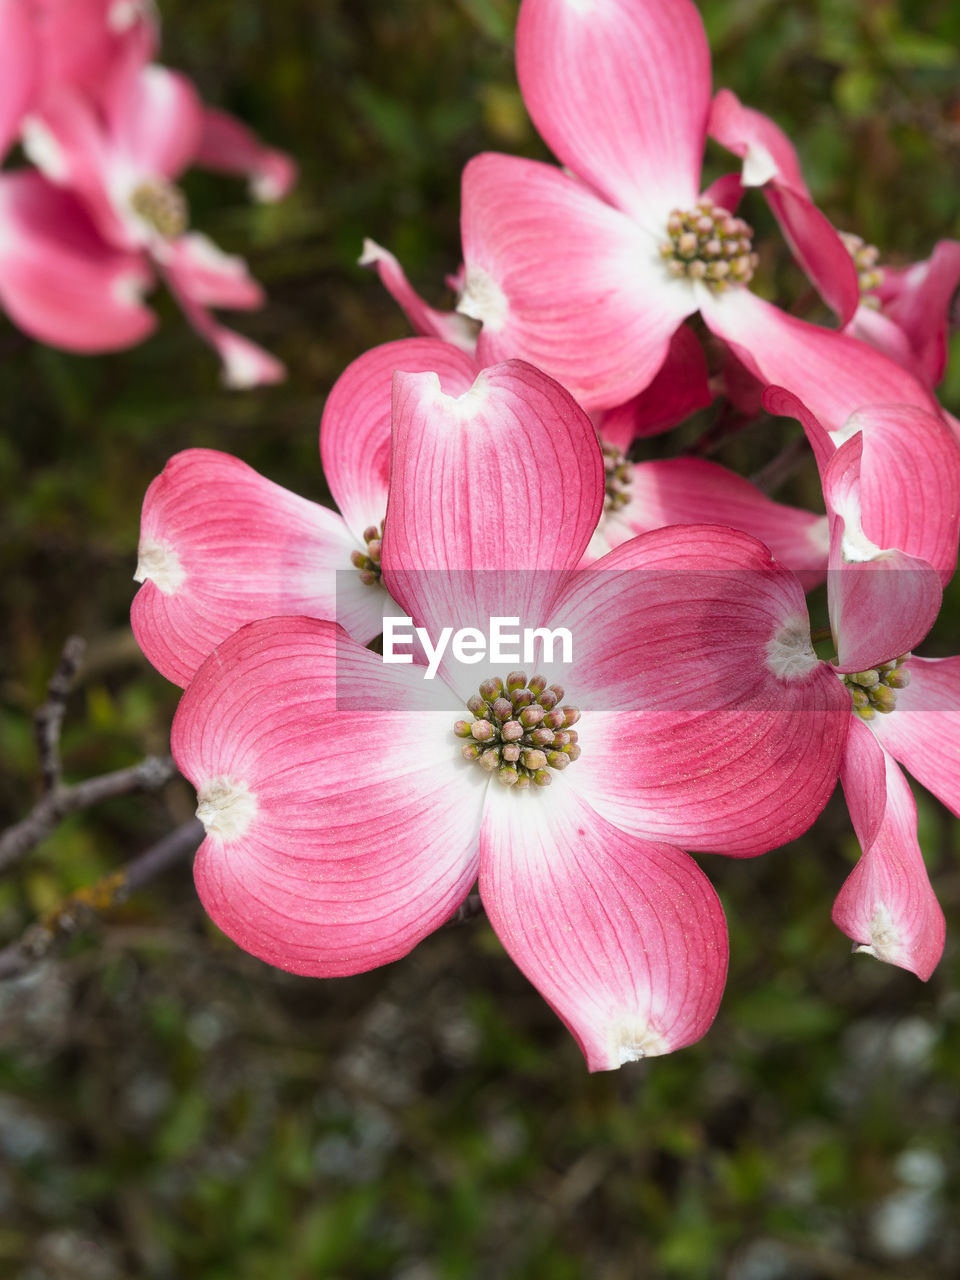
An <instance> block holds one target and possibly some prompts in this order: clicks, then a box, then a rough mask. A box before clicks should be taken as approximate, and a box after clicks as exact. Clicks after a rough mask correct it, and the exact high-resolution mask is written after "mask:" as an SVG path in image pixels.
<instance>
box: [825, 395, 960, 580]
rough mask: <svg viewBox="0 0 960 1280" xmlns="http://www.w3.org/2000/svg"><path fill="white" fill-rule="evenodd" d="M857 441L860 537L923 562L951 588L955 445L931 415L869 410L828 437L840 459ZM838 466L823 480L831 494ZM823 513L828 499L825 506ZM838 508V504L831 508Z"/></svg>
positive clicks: (958, 492) (957, 495)
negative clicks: (859, 454) (859, 451)
mask: <svg viewBox="0 0 960 1280" xmlns="http://www.w3.org/2000/svg"><path fill="white" fill-rule="evenodd" d="M858 432H859V433H861V436H862V442H863V444H862V457H861V459H860V465H859V477H858V478H859V490H860V508H861V511H862V522H863V531H864V533H865V534H866V535H867V537H868V538H869V539H870V540H871V541H872V542H874V543H876V544H877V545H878V546H881V547H898V548H900V550H902V551H905V552H907V554H909V555H911V556H916V557H918V558H919V559H921V560H926V561H928V562H929V563H930V564H932V565H933V566H934V568H935V569H937V570H938V571H939V573H940V577H941V580H942V581H943V582H944V583H947V582H949V580H950V578H951V577H952V576H953V572H954V569H955V568H956V564H957V543H958V536H960V444H958V441H957V439H956V437H955V436H954V434H953V432H952V431H951V429H950V427H949V426H947V425H946V424H945V423H944V421H943V419H942V418H941V417H940V416H939V415H936V414H933V413H928V412H926V411H925V410H923V409H917V408H914V407H913V406H911V405H871V406H870V407H868V408H865V409H861V410H859V411H858V412H857V413H854V414H853V415H852V416H851V417H850V418H849V419H848V420H847V422H846V423H845V424H844V426H843V429H842V431H841V432H839V433H838V434H836V435H835V436H834V439H835V440H836V442H837V443H838V444H840V443H841V441H844V440H846V441H847V443H845V444H843V445H842V446H841V450H840V451H841V452H843V451H844V450H848V451H849V450H850V449H851V448H855V447H856V446H854V445H853V438H854V437H855V435H856V433H858ZM841 466H842V463H841V461H834V462H832V463H831V464H830V468H832V470H830V469H829V468H828V471H826V472H824V487H825V490H826V489H827V488H828V487H829V488H831V489H832V488H833V484H834V482H833V480H832V478H828V476H829V477H832V476H833V474H834V472H836V471H837V469H838V468H840V467H841ZM827 501H828V505H829V503H830V502H831V498H830V497H829V496H828V498H827ZM834 505H835V506H836V502H834Z"/></svg>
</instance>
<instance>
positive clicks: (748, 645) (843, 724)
mask: <svg viewBox="0 0 960 1280" xmlns="http://www.w3.org/2000/svg"><path fill="white" fill-rule="evenodd" d="M548 625H549V626H550V627H553V628H555V627H558V626H565V627H567V628H568V629H569V630H570V632H571V635H572V648H573V657H574V662H573V664H572V666H567V667H565V668H564V669H563V672H562V677H563V678H562V683H563V685H564V687H565V690H566V695H567V697H568V699H569V701H570V702H571V703H572V704H574V705H576V706H578V707H580V709H581V711H582V719H581V721H580V722H579V723H578V725H577V731H578V733H579V740H580V745H581V748H582V754H581V756H580V758H579V759H578V760H577V761H576V762H575V764H574V765H573V766H572V767H571V768H569V769H568V770H567V771H566V772H565V774H564V777H565V778H568V779H569V782H570V785H571V786H572V787H574V788H575V789H576V790H577V791H578V792H580V794H582V795H583V797H584V798H585V799H586V801H587V802H588V803H589V804H590V805H591V806H592V807H593V808H595V809H597V810H598V811H599V812H600V813H602V814H603V815H604V816H605V817H607V818H608V819H609V820H610V821H611V822H613V823H614V824H615V825H616V826H618V827H620V828H621V829H622V830H624V831H627V832H630V833H632V834H634V835H637V836H640V837H641V838H645V839H652V840H665V841H669V842H670V843H671V844H676V845H679V846H682V847H683V848H691V849H709V850H714V851H718V852H722V853H728V854H733V855H735V856H738V857H747V856H752V855H754V854H757V853H762V852H764V851H765V850H767V849H772V848H773V847H775V846H776V845H778V844H783V843H784V842H785V841H787V840H791V839H793V838H794V837H795V836H797V835H799V834H800V833H801V832H802V831H805V830H806V829H807V827H809V825H810V824H811V822H813V820H814V818H815V817H816V816H817V814H818V813H819V811H820V809H821V808H822V807H823V805H824V804H825V803H826V801H827V798H828V796H829V795H830V792H831V790H832V789H833V787H834V785H835V783H836V779H837V773H838V769H839V763H840V753H841V750H842V747H843V741H844V738H845V736H846V732H847V724H848V721H849V718H850V701H849V695H848V693H847V691H846V690H845V689H844V688H843V686H842V685H841V683H840V681H839V680H838V679H837V678H836V676H835V675H834V673H833V671H832V670H831V669H830V668H829V667H828V666H827V664H826V663H822V662H820V661H818V659H817V658H816V656H815V655H814V652H813V648H812V645H811V642H810V631H809V622H808V619H807V612H806V604H805V601H804V597H803V590H802V588H801V586H800V584H799V582H798V581H797V579H796V578H795V577H794V576H793V574H791V573H790V572H789V570H787V569H785V568H783V566H782V565H778V564H776V563H774V562H773V561H772V560H771V558H770V554H769V552H768V551H767V549H766V548H765V547H764V546H762V545H761V544H760V543H758V542H756V541H755V540H754V539H753V538H750V537H748V536H747V535H746V534H743V533H737V532H735V531H734V530H732V529H724V528H720V527H718V526H714V525H691V526H673V527H671V528H669V529H662V530H659V531H657V532H654V533H648V534H644V535H642V536H641V537H639V538H635V539H634V540H633V541H632V542H628V543H626V544H624V545H623V546H621V547H618V548H617V549H616V550H615V551H612V552H611V553H610V554H609V555H608V556H606V557H604V559H603V560H601V561H599V562H598V563H597V564H596V565H594V566H593V567H592V568H591V569H588V570H582V571H580V572H579V573H578V574H577V576H576V578H575V579H574V580H573V582H572V583H571V585H570V587H569V589H568V590H567V592H566V593H565V595H564V597H563V598H562V599H561V600H560V601H559V603H558V604H557V606H556V608H555V610H554V612H553V614H552V615H551V617H550V619H549V621H548Z"/></svg>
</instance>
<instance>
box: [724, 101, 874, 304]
mask: <svg viewBox="0 0 960 1280" xmlns="http://www.w3.org/2000/svg"><path fill="white" fill-rule="evenodd" d="M710 136H711V137H712V138H714V139H716V141H717V142H719V143H720V145H721V146H724V147H726V148H727V149H728V150H729V151H732V152H733V153H734V155H738V156H740V157H741V158H742V159H743V174H742V181H743V185H744V186H745V187H763V188H764V195H765V196H766V197H767V201H768V203H769V205H770V208H771V210H772V211H773V214H774V217H775V218H776V219H777V221H778V222H779V223H780V228H781V230H782V231H783V234H784V237H785V239H786V241H787V243H788V244H789V245H790V248H791V250H792V251H793V254H794V257H795V258H796V259H797V261H798V262H799V263H800V266H801V267H802V268H803V270H804V271H805V272H806V274H807V276H808V277H809V279H810V280H811V281H812V282H813V284H814V285H815V286H816V288H817V290H818V291H819V293H820V295H821V297H822V298H823V300H824V302H826V303H827V305H828V306H829V307H831V308H832V309H833V310H834V311H835V312H836V313H837V315H838V316H839V317H840V320H841V323H842V324H846V322H847V321H848V320H850V318H851V317H852V316H853V313H854V312H855V311H856V309H857V304H858V302H859V300H860V286H859V282H858V279H857V269H856V267H855V266H854V263H853V259H852V258H851V257H850V254H849V253H848V252H847V250H846V248H845V247H844V245H843V242H842V241H841V239H840V237H839V236H838V235H837V233H836V231H835V230H834V228H833V226H832V225H831V223H830V221H829V220H828V219H827V218H826V217H824V215H823V214H822V213H821V212H820V210H819V209H818V208H817V207H816V205H815V204H814V203H813V201H812V200H811V198H810V192H809V190H808V189H807V184H806V182H804V179H803V173H802V172H801V169H800V162H799V161H798V159H797V153H796V151H795V150H794V147H793V144H792V143H791V142H790V140H789V138H788V137H787V136H786V134H785V133H784V132H783V130H782V129H781V128H780V126H779V125H777V124H775V123H774V122H773V120H771V119H770V117H769V116H765V115H764V114H763V113H762V112H760V111H754V110H753V109H752V108H750V107H745V106H744V105H743V104H742V103H741V102H740V100H739V99H738V98H737V96H736V94H735V93H732V92H731V91H730V90H729V89H721V90H720V91H719V92H718V93H717V95H716V97H715V98H714V100H713V107H712V109H711V112H710Z"/></svg>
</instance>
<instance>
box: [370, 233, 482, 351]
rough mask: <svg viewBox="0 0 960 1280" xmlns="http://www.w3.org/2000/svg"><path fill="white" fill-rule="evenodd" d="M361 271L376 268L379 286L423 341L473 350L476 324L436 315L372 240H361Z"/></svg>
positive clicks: (462, 318) (451, 314)
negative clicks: (364, 268)
mask: <svg viewBox="0 0 960 1280" xmlns="http://www.w3.org/2000/svg"><path fill="white" fill-rule="evenodd" d="M360 266H361V267H374V268H376V272H377V275H378V276H379V277H380V283H381V284H382V285H383V287H384V288H385V289H386V291H387V293H389V294H390V296H391V298H393V300H394V301H395V302H396V303H397V304H398V305H399V307H400V309H401V310H402V311H403V313H404V314H405V315H406V317H407V319H408V320H409V321H410V323H411V324H412V325H413V328H414V329H415V331H416V332H417V333H419V334H422V335H423V336H424V337H426V338H440V339H441V340H442V341H443V342H449V343H451V344H452V345H453V346H455V347H459V348H460V350H461V351H466V352H467V354H468V355H473V354H474V352H475V351H476V349H477V323H476V321H475V320H470V319H468V317H467V316H462V315H460V314H459V312H457V311H438V310H437V309H436V308H435V307H431V306H430V304H429V303H427V302H424V300H423V298H421V297H420V295H419V293H417V291H416V290H415V289H414V288H413V286H412V285H411V284H410V281H409V280H408V279H407V277H406V274H405V273H404V270H403V267H401V265H400V263H399V262H398V261H397V259H396V258H395V257H394V256H393V254H392V253H390V252H389V250H387V249H384V248H383V247H382V246H381V245H379V244H377V242H376V241H375V240H370V239H365V240H364V242H363V252H362V253H361V255H360Z"/></svg>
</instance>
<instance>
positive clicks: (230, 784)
mask: <svg viewBox="0 0 960 1280" xmlns="http://www.w3.org/2000/svg"><path fill="white" fill-rule="evenodd" d="M257 808H258V805H257V797H256V795H255V794H254V792H252V791H251V790H250V788H249V787H248V786H247V784H246V783H245V782H242V781H237V780H235V779H233V778H228V777H218V778H211V779H210V781H209V782H207V783H204V785H203V786H202V787H200V788H199V790H198V791H197V817H198V818H199V819H200V821H201V822H202V823H203V825H204V828H205V829H206V832H207V835H208V836H218V837H219V838H220V839H221V840H238V839H239V838H240V837H241V836H242V835H244V834H245V833H246V831H247V830H248V829H249V827H250V824H251V822H253V819H254V818H255V817H256V815H257Z"/></svg>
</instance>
